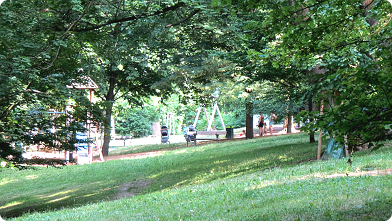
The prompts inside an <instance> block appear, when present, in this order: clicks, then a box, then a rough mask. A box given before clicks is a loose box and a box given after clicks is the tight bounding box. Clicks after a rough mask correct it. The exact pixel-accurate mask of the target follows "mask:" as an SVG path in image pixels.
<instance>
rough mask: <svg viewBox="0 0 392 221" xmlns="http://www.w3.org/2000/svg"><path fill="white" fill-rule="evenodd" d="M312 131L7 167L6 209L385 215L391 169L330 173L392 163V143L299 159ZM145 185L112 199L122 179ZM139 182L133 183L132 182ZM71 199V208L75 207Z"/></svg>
mask: <svg viewBox="0 0 392 221" xmlns="http://www.w3.org/2000/svg"><path fill="white" fill-rule="evenodd" d="M307 140H308V138H307V136H306V135H290V136H280V137H269V138H263V139H255V140H246V141H237V142H230V143H222V144H212V145H208V146H202V147H190V148H187V149H179V150H175V151H170V152H165V153H164V154H162V155H160V156H156V157H150V158H145V159H132V160H119V161H111V162H105V163H97V164H92V165H84V166H72V167H66V168H64V169H61V170H60V169H55V168H48V169H46V168H45V169H43V170H38V171H18V172H11V171H3V172H2V173H0V179H1V183H0V196H1V198H0V214H1V215H2V216H12V215H20V214H21V213H22V212H26V211H27V210H36V211H45V210H51V209H59V208H63V207H64V208H65V209H63V210H59V211H55V212H47V213H33V214H31V215H29V214H26V215H24V216H22V217H20V218H18V219H17V220H56V219H58V220H92V219H97V220H143V219H144V220H158V219H160V220H180V219H183V220H220V219H221V220H250V219H257V220H297V219H298V218H299V219H300V220H337V219H340V220H355V219H357V220H363V219H371V220H386V219H387V218H389V217H390V215H391V208H392V206H391V205H392V188H391V187H392V182H391V181H390V175H387V176H374V177H370V176H361V177H337V178H329V177H328V175H330V174H334V173H346V172H348V171H355V170H358V168H359V169H361V168H362V170H364V169H369V168H371V169H385V168H391V155H392V153H391V150H390V149H382V150H380V151H378V152H376V153H375V154H368V153H366V154H365V155H364V156H360V155H362V153H361V154H357V155H358V156H356V157H355V158H354V163H353V167H352V168H349V167H348V164H347V163H345V160H335V161H327V162H308V163H301V164H297V163H298V162H300V161H303V160H306V159H309V158H311V157H313V156H314V154H315V152H316V148H317V144H308V143H307ZM124 183H128V184H134V183H139V184H143V185H140V186H139V187H135V186H132V185H129V186H131V187H130V189H129V191H133V192H136V193H138V194H140V195H138V196H134V197H131V198H124V199H120V200H115V201H110V202H107V201H108V200H110V199H113V198H114V197H115V196H116V194H117V192H118V189H119V188H118V187H119V186H121V185H122V184H124ZM132 188H133V189H132ZM67 207H68V209H67Z"/></svg>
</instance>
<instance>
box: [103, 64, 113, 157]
mask: <svg viewBox="0 0 392 221" xmlns="http://www.w3.org/2000/svg"><path fill="white" fill-rule="evenodd" d="M116 77H117V74H116V73H115V72H111V73H110V80H109V90H108V93H107V95H106V102H107V106H106V110H105V111H106V113H105V115H106V120H107V122H109V124H108V126H105V129H104V138H103V146H102V155H103V156H104V157H106V156H108V155H109V142H110V130H111V123H110V122H111V119H112V112H113V102H114V87H115V82H116Z"/></svg>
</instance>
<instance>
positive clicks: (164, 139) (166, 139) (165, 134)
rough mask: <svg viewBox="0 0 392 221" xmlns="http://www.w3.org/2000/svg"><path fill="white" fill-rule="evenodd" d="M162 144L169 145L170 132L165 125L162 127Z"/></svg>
mask: <svg viewBox="0 0 392 221" xmlns="http://www.w3.org/2000/svg"><path fill="white" fill-rule="evenodd" d="M161 143H169V144H170V141H169V131H168V129H167V126H165V125H163V126H162V127H161Z"/></svg>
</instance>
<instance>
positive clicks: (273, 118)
mask: <svg viewBox="0 0 392 221" xmlns="http://www.w3.org/2000/svg"><path fill="white" fill-rule="evenodd" d="M276 118H277V117H276V115H275V114H274V113H272V112H271V116H270V119H269V120H270V121H269V128H270V133H271V135H272V133H273V132H274V130H273V128H272V126H273V125H274V121H275V120H276Z"/></svg>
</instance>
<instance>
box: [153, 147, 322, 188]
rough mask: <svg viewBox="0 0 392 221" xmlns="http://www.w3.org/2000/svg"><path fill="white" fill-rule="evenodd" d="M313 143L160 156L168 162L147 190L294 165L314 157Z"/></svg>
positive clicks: (210, 180)
mask: <svg viewBox="0 0 392 221" xmlns="http://www.w3.org/2000/svg"><path fill="white" fill-rule="evenodd" d="M314 146H315V144H303V145H302V146H301V148H300V149H294V148H293V145H290V144H286V145H280V146H273V147H265V148H256V149H251V150H247V151H241V152H231V153H229V152H225V151H224V150H223V149H222V151H221V154H219V155H213V153H212V154H208V153H207V154H206V157H204V158H200V157H193V156H192V155H193V154H185V155H184V157H183V158H184V160H182V161H181V160H178V161H177V160H176V159H172V158H173V155H166V156H162V157H167V158H168V159H167V161H170V160H171V165H170V164H169V165H166V167H165V168H163V170H162V171H160V172H159V173H157V174H154V175H152V176H151V179H154V182H152V183H153V185H152V186H151V187H150V188H149V191H151V192H153V191H160V190H162V189H171V188H173V187H180V186H187V185H194V184H203V183H208V182H212V181H215V180H220V179H225V178H232V177H236V176H241V175H244V174H249V173H254V172H257V171H263V170H266V169H271V168H274V167H282V166H289V165H293V164H297V163H298V162H301V161H304V160H307V159H310V158H313V157H314V155H315V152H314ZM218 148H219V147H218ZM213 152H217V151H213ZM187 155H189V156H188V157H187ZM182 162H184V163H182ZM154 183H155V185H154Z"/></svg>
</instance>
